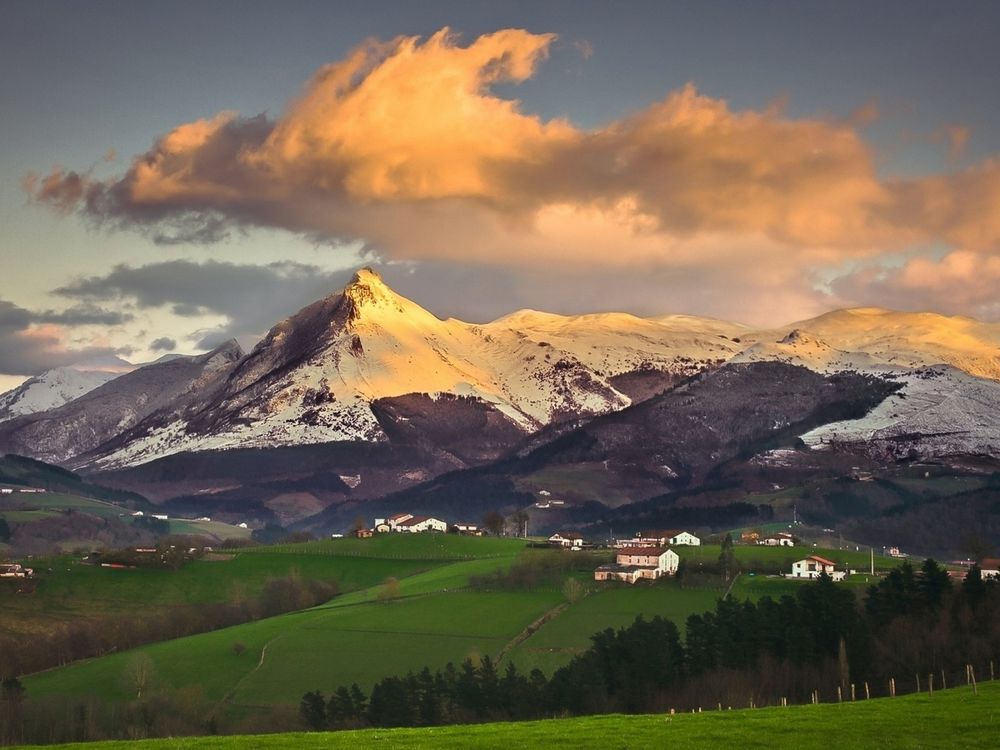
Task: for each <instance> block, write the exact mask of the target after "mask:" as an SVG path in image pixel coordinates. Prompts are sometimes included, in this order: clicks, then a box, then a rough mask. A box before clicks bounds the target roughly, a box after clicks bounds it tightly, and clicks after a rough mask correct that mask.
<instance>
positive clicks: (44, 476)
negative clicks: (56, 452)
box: [0, 453, 150, 509]
mask: <svg viewBox="0 0 1000 750" xmlns="http://www.w3.org/2000/svg"><path fill="white" fill-rule="evenodd" d="M0 485H7V486H11V487H39V488H42V489H47V490H49V491H50V492H64V493H69V494H73V495H82V496H84V497H92V498H95V499H98V500H107V501H114V502H117V503H121V504H122V505H127V506H129V507H133V508H139V509H144V508H147V507H150V504H149V501H147V500H146V498H144V497H142V495H139V494H137V493H135V492H126V491H122V490H114V489H111V488H109V487H102V486H101V485H98V484H93V483H91V482H88V481H86V480H85V479H83V477H81V476H80V475H79V474H74V473H73V472H71V471H67V470H66V469H63V468H61V467H59V466H54V465H53V464H47V463H45V462H44V461H36V460H35V459H33V458H26V457H25V456H18V455H15V454H13V453H8V454H7V455H5V456H0Z"/></svg>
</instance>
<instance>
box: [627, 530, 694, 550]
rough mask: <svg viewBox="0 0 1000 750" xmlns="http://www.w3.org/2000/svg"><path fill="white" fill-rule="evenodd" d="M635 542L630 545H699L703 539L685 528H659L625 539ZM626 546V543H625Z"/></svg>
mask: <svg viewBox="0 0 1000 750" xmlns="http://www.w3.org/2000/svg"><path fill="white" fill-rule="evenodd" d="M625 541H628V542H635V544H630V545H628V546H633V547H636V546H638V547H642V546H650V545H651V546H654V547H655V546H661V547H667V546H670V547H697V546H699V545H701V539H699V538H698V537H696V536H695V535H694V534H692V533H691V532H689V531H684V530H683V529H657V530H655V531H640V532H638V533H637V534H636V535H635V539H629V540H625ZM623 546H625V545H623Z"/></svg>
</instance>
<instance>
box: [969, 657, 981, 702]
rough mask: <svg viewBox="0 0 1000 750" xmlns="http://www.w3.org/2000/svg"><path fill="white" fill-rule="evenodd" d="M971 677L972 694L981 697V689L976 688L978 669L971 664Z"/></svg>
mask: <svg viewBox="0 0 1000 750" xmlns="http://www.w3.org/2000/svg"><path fill="white" fill-rule="evenodd" d="M969 676H970V677H972V694H973V695H979V688H978V687H976V669H975V667H973V666H972V665H971V664H970V665H969Z"/></svg>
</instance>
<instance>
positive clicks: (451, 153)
mask: <svg viewBox="0 0 1000 750" xmlns="http://www.w3.org/2000/svg"><path fill="white" fill-rule="evenodd" d="M554 38H555V37H554V35H552V34H533V33H529V32H527V31H523V30H518V29H507V30H503V31H498V32H496V33H493V34H486V35H483V36H481V37H479V38H477V39H475V40H473V41H472V42H471V43H470V44H468V45H467V46H462V45H461V44H460V43H459V41H458V40H457V38H456V37H455V36H454V35H453V34H452V33H451V32H450V31H449V30H448V29H443V30H441V31H439V32H438V33H436V34H434V35H433V36H431V37H429V38H427V39H426V40H421V39H419V38H416V37H399V38H397V39H394V40H391V41H387V42H381V41H369V42H366V43H365V44H363V45H361V46H360V47H358V48H357V49H356V50H354V51H353V52H352V53H351V54H350V55H349V56H347V57H346V58H345V59H344V60H341V61H339V62H336V63H332V64H330V65H327V66H324V67H323V68H322V69H320V70H319V71H318V72H317V73H316V74H315V75H314V76H313V78H312V79H311V80H310V81H309V82H308V83H307V84H306V86H305V87H304V90H303V91H302V93H301V95H300V96H299V97H298V98H297V99H296V100H295V101H294V102H293V103H292V104H291V105H290V106H289V107H288V108H287V110H286V111H285V112H284V113H283V114H282V115H281V116H280V117H279V118H277V119H276V120H269V119H267V118H266V117H264V116H258V117H253V118H247V117H241V116H239V115H237V114H236V113H232V112H222V113H219V114H217V115H215V116H214V117H209V118H206V119H203V120H197V121H195V122H191V123H187V124H183V125H180V126H178V127H177V128H175V129H174V130H173V131H171V132H170V133H168V134H167V135H165V136H163V137H162V138H160V139H159V140H158V141H157V142H156V143H155V144H154V146H153V147H152V148H151V149H150V150H149V151H148V152H146V153H144V154H141V155H139V156H137V157H136V158H135V159H134V160H133V161H132V164H131V166H130V167H129V169H128V170H127V172H126V173H125V174H124V175H122V176H121V177H120V178H118V179H114V180H108V181H98V180H92V179H90V178H88V177H86V176H82V175H79V174H77V173H75V172H62V171H56V172H53V173H52V174H50V175H48V176H47V177H37V176H35V177H29V178H28V180H27V182H26V187H27V189H28V190H29V192H30V193H31V194H32V196H33V197H34V198H35V199H36V200H37V201H39V202H41V203H46V204H50V205H53V206H55V207H57V208H60V209H63V210H66V209H68V208H70V207H72V206H79V207H81V208H82V210H83V211H84V212H85V213H86V214H88V215H89V216H92V217H96V218H98V219H103V220H107V221H111V222H119V223H125V224H133V225H138V226H141V227H146V228H148V229H150V230H151V231H152V232H154V234H155V235H156V236H157V237H158V238H160V239H161V240H163V241H210V240H213V239H217V238H218V237H219V236H221V235H222V234H224V233H225V231H226V228H227V226H230V225H233V224H246V225H258V226H272V227H282V228H285V229H288V230H291V231H295V232H301V233H305V234H309V235H313V236H323V237H330V238H351V239H361V240H363V241H365V242H367V243H369V245H370V246H371V247H373V248H375V249H376V250H377V252H379V253H380V254H381V255H383V256H384V257H386V258H389V259H417V260H419V259H452V258H457V259H461V260H464V261H467V262H480V263H494V264H502V263H509V262H515V261H516V262H518V263H521V264H524V265H537V264H547V263H554V262H576V263H581V264H583V263H586V264H594V263H601V264H627V263H629V262H641V263H649V264H657V265H660V266H665V267H671V266H677V267H685V266H690V265H691V264H701V265H702V266H706V267H707V266H712V265H713V264H714V265H719V264H721V263H724V262H725V263H730V262H738V261H739V259H740V258H742V259H744V260H746V259H748V258H749V257H753V258H754V259H755V260H756V261H758V262H759V261H760V260H761V259H766V262H769V263H771V264H779V263H780V264H783V265H784V266H785V267H793V268H795V269H802V268H805V267H806V266H807V264H815V263H835V262H839V261H841V260H843V259H844V258H852V257H853V258H859V257H870V256H874V255H877V254H879V253H881V252H885V251H887V250H900V249H902V248H905V247H908V246H910V245H912V244H914V243H930V242H947V243H954V244H958V245H960V246H962V247H963V248H966V249H967V250H969V251H977V252H986V253H992V252H995V251H996V250H997V249H1000V211H997V210H996V207H997V206H998V205H1000V164H998V163H996V162H986V163H984V164H981V165H978V166H975V167H973V168H970V169H966V170H964V171H962V172H958V173H955V174H947V175H933V176H929V177H926V178H921V179H906V180H886V179H883V178H880V177H879V175H878V174H877V171H876V169H875V159H874V155H873V154H872V152H871V148H870V147H869V146H868V144H867V143H866V142H865V141H864V140H863V139H862V138H861V136H860V134H859V133H858V131H857V129H856V128H857V127H858V125H859V123H863V122H866V121H868V120H869V119H870V118H871V117H874V116H875V110H874V108H873V107H868V108H866V109H865V110H864V111H862V112H861V113H860V114H858V115H857V116H856V117H855V118H854V119H853V120H848V121H835V120H828V119H820V118H813V119H792V118H790V117H788V116H787V115H785V114H784V113H783V111H782V110H781V109H780V108H768V109H765V110H763V111H761V112H756V111H734V110H733V109H731V108H730V107H729V105H728V104H727V103H726V102H725V101H722V100H719V99H714V98H711V97H709V96H705V95H704V94H701V93H699V92H698V91H697V90H696V89H695V87H694V86H693V85H688V86H685V87H684V88H682V89H681V90H679V91H675V92H673V93H671V94H669V95H668V96H666V97H665V98H664V99H663V100H662V101H659V102H656V103H654V104H652V105H651V106H649V107H648V108H646V109H644V110H642V111H640V112H637V113H635V114H633V115H631V116H629V117H626V118H623V119H621V120H618V121H616V122H612V123H610V124H609V125H607V126H605V127H602V128H599V129H596V130H590V131H587V130H581V129H579V128H577V127H575V126H574V125H572V124H571V123H569V122H566V121H563V120H550V121H545V120H543V119H541V118H539V117H538V116H535V115H532V114H528V113H525V112H523V111H522V108H521V107H520V104H519V102H517V101H516V100H512V99H505V98H502V97H500V96H497V95H496V94H495V92H494V91H493V90H492V86H493V85H494V84H497V83H499V82H514V83H516V82H520V81H524V80H526V79H528V78H530V77H531V76H532V75H534V73H535V70H536V68H537V66H538V65H539V64H540V63H541V62H542V61H543V60H544V59H545V57H546V55H547V53H548V50H549V47H550V45H551V44H552V42H553V40H554ZM951 139H952V141H951V142H952V144H953V147H954V148H960V147H961V146H962V145H964V142H965V140H966V139H967V133H965V134H963V133H962V132H959V131H957V130H956V131H955V132H953V133H951ZM747 247H753V248H755V250H754V251H753V254H752V256H750V255H747V254H746V252H747V251H746V248H747ZM732 248H741V249H742V251H743V253H744V254H742V255H741V254H740V253H739V252H737V251H735V250H733V249H732ZM761 248H766V251H764V250H761ZM699 253H700V254H699Z"/></svg>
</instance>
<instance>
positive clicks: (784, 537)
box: [757, 531, 795, 547]
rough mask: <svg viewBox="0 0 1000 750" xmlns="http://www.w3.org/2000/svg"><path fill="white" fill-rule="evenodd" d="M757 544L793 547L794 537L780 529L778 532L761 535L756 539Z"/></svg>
mask: <svg viewBox="0 0 1000 750" xmlns="http://www.w3.org/2000/svg"><path fill="white" fill-rule="evenodd" d="M757 544H762V545H764V546H765V547H794V546H795V538H794V537H793V536H792V535H791V534H789V533H788V532H785V531H782V532H780V533H778V534H772V535H770V536H765V537H761V538H760V539H758V540H757Z"/></svg>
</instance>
